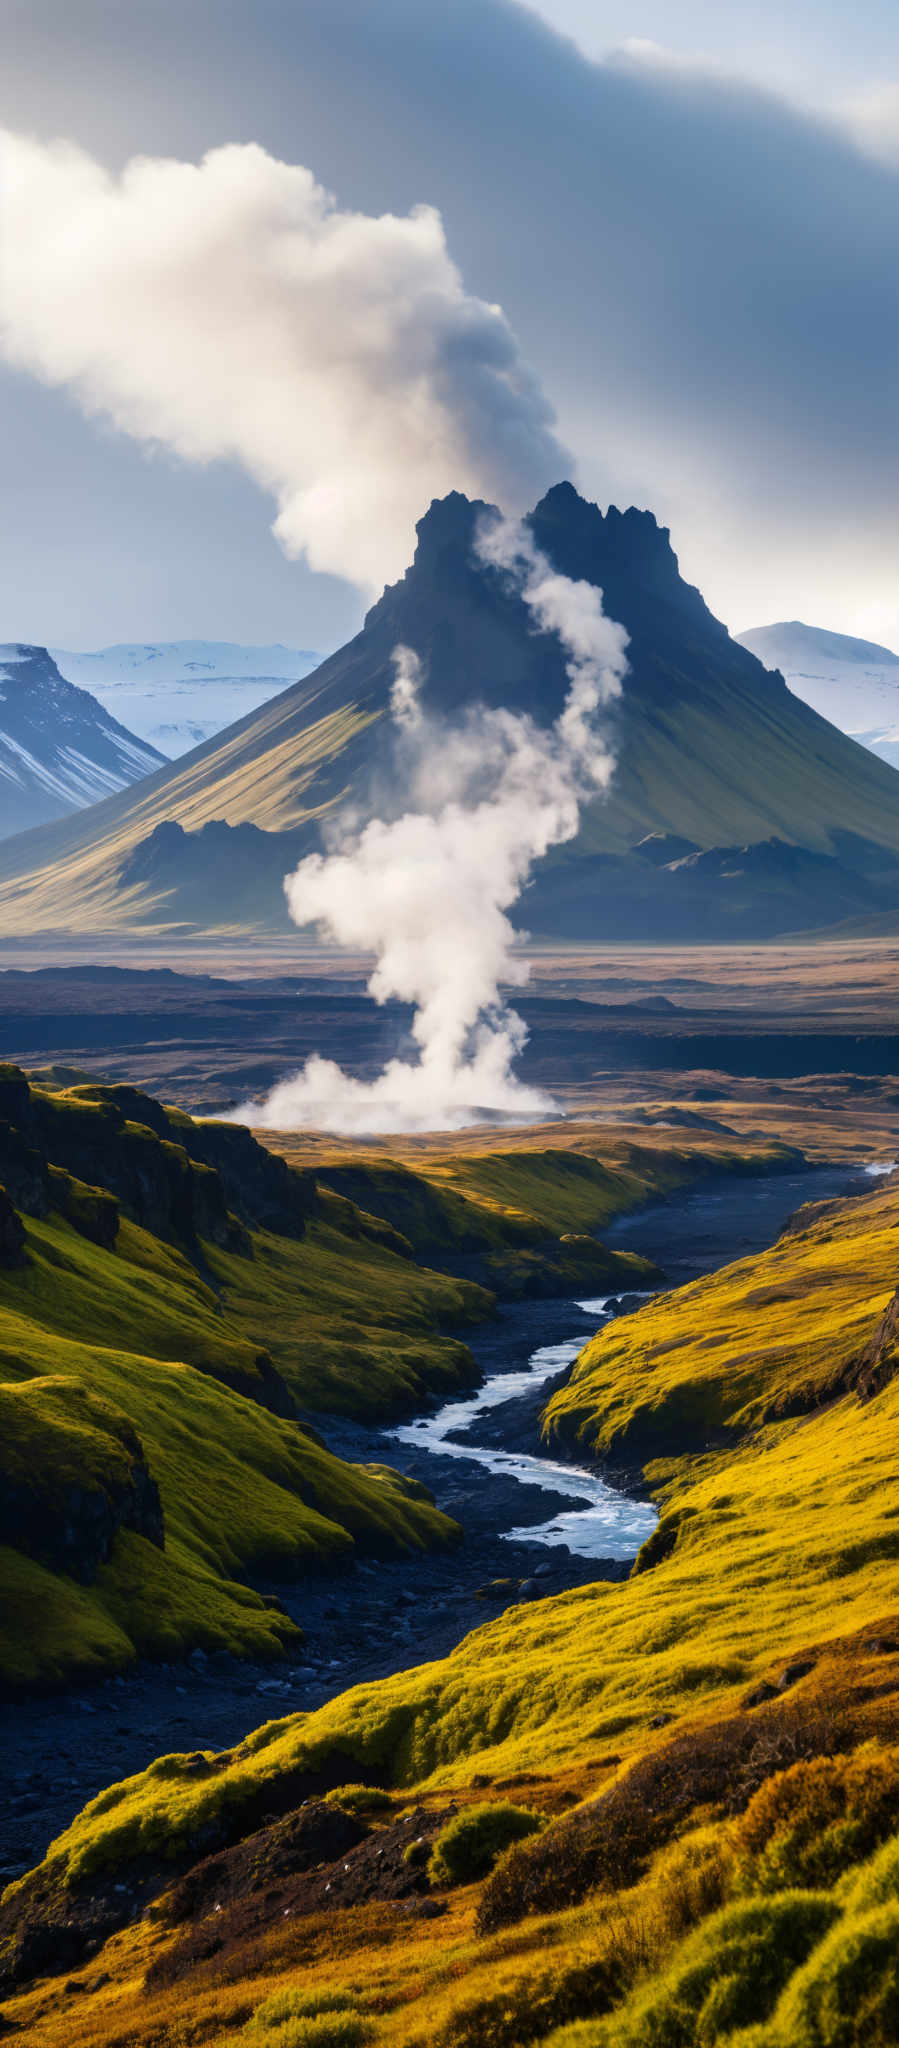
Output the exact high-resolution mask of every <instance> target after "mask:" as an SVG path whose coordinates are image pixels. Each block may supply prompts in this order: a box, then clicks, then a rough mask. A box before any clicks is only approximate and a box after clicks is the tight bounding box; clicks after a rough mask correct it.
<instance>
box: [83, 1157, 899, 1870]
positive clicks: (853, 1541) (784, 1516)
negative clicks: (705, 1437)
mask: <svg viewBox="0 0 899 2048" xmlns="http://www.w3.org/2000/svg"><path fill="white" fill-rule="evenodd" d="M841 1213H842V1212H841ZM897 1221H899V1193H896V1192H895V1191H893V1192H890V1190H888V1189H887V1190H884V1191H883V1192H882V1193H880V1194H877V1195H872V1196H870V1197H865V1198H863V1199H862V1200H861V1201H859V1202H858V1203H856V1204H852V1205H847V1207H846V1210H845V1216H844V1220H843V1222H842V1225H841V1223H840V1217H837V1218H836V1219H833V1218H831V1220H830V1224H829V1226H828V1227H829V1230H830V1236H829V1239H828V1241H827V1243H826V1244H824V1245H822V1244H821V1242H820V1240H819V1237H818V1235H817V1232H816V1230H815V1229H814V1228H813V1229H812V1230H811V1231H810V1232H809V1233H807V1235H806V1236H805V1237H803V1236H802V1235H801V1234H800V1235H793V1236H791V1238H790V1239H789V1240H784V1241H783V1243H784V1244H787V1243H789V1246H790V1258H791V1260H792V1261H793V1269H792V1270H793V1279H794V1282H795V1280H796V1278H797V1275H798V1273H799V1271H800V1270H801V1266H802V1261H803V1259H804V1260H805V1261H806V1287H805V1291H804V1295H803V1312H802V1316H801V1318H800V1321H799V1326H798V1331H797V1336H796V1342H795V1346H794V1347H793V1349H791V1348H790V1346H789V1343H788V1340H787V1337H786V1333H785V1332H784V1331H783V1330H782V1331H781V1338H780V1343H779V1346H778V1349H777V1364H776V1372H777V1374H779V1376H780V1384H781V1386H782V1387H783V1388H784V1389H785V1390H789V1389H790V1388H792V1387H794V1386H795V1385H797V1384H802V1385H803V1386H804V1385H805V1384H806V1375H807V1370H808V1350H809V1343H810V1341H811V1336H813V1338H814V1341H813V1345H812V1348H813V1349H816V1350H817V1352H818V1353H819V1354H821V1355H819V1358H818V1368H817V1369H818V1372H819V1375H820V1377H821V1383H822V1385H823V1384H824V1381H825V1379H826V1378H827V1376H828V1375H829V1373H830V1372H831V1371H837V1373H840V1372H842V1371H844V1370H845V1367H846V1362H847V1357H848V1355H849V1354H850V1353H851V1351H852V1349H853V1347H858V1345H859V1344H860V1343H861V1340H862V1338H863V1336H864V1334H865V1332H866V1331H867V1330H869V1329H870V1328H871V1327H872V1325H874V1324H875V1323H876V1322H877V1320H878V1317H879V1316H880V1315H882V1311H883V1307H884V1304H885V1302H886V1300H887V1299H889V1296H890V1294H891V1292H892V1284H891V1283H892V1266H891V1261H892V1258H893V1256H894V1246H895V1229H896V1224H897ZM774 1256H775V1254H773V1253H772V1254H764V1255H763V1257H762V1259H761V1260H760V1261H759V1262H758V1264H759V1267H760V1268H764V1266H765V1263H766V1261H768V1260H770V1259H771V1258H772V1257H774ZM888 1269H889V1271H888ZM738 1284H739V1286H740V1288H741V1289H743V1288H745V1287H746V1286H747V1284H748V1274H747V1271H746V1268H745V1266H744V1265H741V1266H739V1267H736V1268H729V1269H726V1270H725V1271H724V1272H723V1273H722V1274H720V1275H719V1276H717V1280H716V1281H715V1282H710V1283H704V1284H703V1286H702V1288H701V1289H697V1288H690V1289H685V1290H683V1292H682V1293H681V1294H680V1295H679V1296H678V1297H677V1298H676V1301H677V1303H679V1310H678V1309H677V1308H676V1307H675V1303H674V1301H672V1302H671V1303H669V1304H668V1310H669V1313H670V1314H671V1315H672V1316H676V1315H677V1314H678V1313H679V1317H680V1327H679V1334H680V1335H681V1336H682V1338H683V1340H684V1341H683V1343H682V1345H681V1346H680V1347H679V1350H678V1351H677V1353H675V1354H674V1355H676V1356H678V1357H679V1358H683V1356H684V1353H685V1352H686V1350H687V1348H688V1345H689V1344H692V1345H693V1347H694V1354H695V1358H696V1360H697V1365H698V1369H699V1370H700V1371H701V1370H702V1369H703V1361H704V1359H705V1357H706V1352H705V1350H704V1348H703V1347H704V1344H705V1340H706V1336H707V1334H708V1332H709V1331H710V1330H713V1329H714V1328H715V1326H716V1317H717V1314H718V1311H719V1307H720V1308H721V1313H722V1314H723V1312H724V1311H723V1304H724V1303H726V1302H730V1303H731V1305H732V1302H733V1294H734V1288H735V1287H736V1286H737V1285H738ZM837 1302H839V1303H840V1304H841V1310H840V1314H839V1315H837V1314H836V1312H835V1304H836V1303H837ZM731 1312H732V1311H731ZM647 1313H649V1311H645V1310H644V1311H641V1312H640V1313H639V1314H638V1315H636V1316H635V1317H634V1318H632V1319H631V1321H630V1323H629V1325H628V1329H629V1331H630V1336H629V1337H628V1338H625V1336H624V1334H623V1327H622V1333H621V1337H620V1341H621V1342H622V1343H623V1342H625V1341H627V1342H630V1343H631V1344H632V1346H633V1349H634V1356H635V1357H637V1356H639V1355H640V1352H641V1340H640V1338H639V1335H638V1334H637V1333H638V1328H639V1325H640V1324H641V1323H642V1321H643V1318H644V1316H645V1315H647ZM816 1319H817V1321H816ZM825 1329H829V1330H830V1331H831V1336H832V1339H833V1347H834V1348H833V1351H832V1353H831V1355H830V1357H829V1362H828V1359H827V1358H826V1357H825V1356H824V1355H823V1351H824V1349H825V1348H826V1347H825V1345H824V1338H823V1335H822V1332H823V1331H824V1330H825ZM815 1332H817V1334H814V1333H815ZM810 1333H811V1335H810ZM764 1357H765V1361H766V1376H765V1380H764V1386H763V1388H762V1390H761V1391H762V1393H763V1396H764V1403H765V1405H766V1408H768V1407H770V1405H771V1403H772V1401H773V1399H774V1394H775V1363H774V1360H773V1354H772V1353H770V1352H766V1353H765V1354H764ZM897 1428H899V1381H897V1380H891V1381H890V1383H889V1384H888V1385H886V1386H885V1387H884V1388H883V1389H882V1391H881V1392H879V1393H878V1394H877V1395H875V1396H874V1397H873V1398H871V1399H869V1400H863V1399H861V1398H860V1396H859V1395H858V1394H857V1393H856V1392H855V1391H852V1390H850V1391H846V1392H844V1393H842V1394H841V1395H840V1396H839V1397H838V1398H831V1399H827V1400H825V1401H824V1402H823V1403H822V1405H821V1406H820V1408H818V1409H815V1410H813V1411H812V1412H809V1411H808V1409H807V1407H803V1410H802V1412H801V1414H797V1415H793V1416H780V1417H779V1418H777V1419H774V1420H772V1421H769V1422H767V1423H761V1422H757V1421H753V1422H752V1423H751V1425H749V1426H747V1427H746V1428H745V1429H744V1431H743V1432H742V1434H740V1435H737V1434H736V1433H735V1434H734V1440H733V1442H732V1443H731V1444H730V1447H729V1448H725V1449H724V1450H722V1451H720V1452H717V1453H715V1454H703V1455H700V1456H699V1457H693V1458H683V1459H682V1460H681V1461H680V1462H675V1463H673V1464H672V1463H669V1465H668V1466H667V1467H666V1468H662V1469H659V1470H658V1471H655V1470H653V1473H652V1476H653V1478H654V1482H655V1484H656V1486H657V1489H658V1490H659V1491H660V1492H661V1493H662V1495H663V1498H664V1502H665V1510H666V1513H667V1514H668V1515H669V1516H670V1517H674V1518H676V1534H675V1540H674V1541H673V1543H672V1544H671V1546H670V1548H669V1549H668V1550H667V1553H666V1554H664V1555H663V1556H661V1557H660V1559H659V1561H658V1562H657V1563H656V1564H655V1565H654V1567H653V1568H652V1569H650V1570H645V1571H643V1572H640V1573H638V1574H636V1575H635V1576H633V1577H632V1578H631V1580H630V1581H629V1582H627V1583H625V1584H618V1585H616V1584H612V1583H606V1582H600V1583H596V1584H594V1585H590V1586H587V1587H584V1588H580V1589H577V1590H573V1591H571V1592H569V1593H566V1594H564V1595H562V1596H560V1597H558V1598H556V1599H553V1600H544V1601H532V1602H526V1603H523V1604H522V1605H520V1606H518V1607H513V1608H511V1609H509V1610H507V1611H506V1613H505V1614H503V1615H502V1616H499V1617H497V1618H496V1619H494V1620H492V1621H490V1622H488V1623H487V1624H486V1625H485V1626H484V1627H482V1628H480V1629H479V1630H477V1631H476V1632H475V1633H474V1634H473V1635H472V1636H470V1637H468V1638H467V1640H466V1642H465V1643H464V1644H463V1645H462V1646H461V1647H460V1649H459V1650H457V1651H456V1652H455V1654H454V1655H453V1657H451V1658H450V1659H449V1660H447V1661H446V1662H445V1663H443V1664H436V1665H433V1666H430V1667H427V1668H426V1669H423V1670H421V1671H417V1672H415V1671H413V1672H408V1673H404V1674H402V1675H400V1676H397V1677H395V1678H392V1679H389V1680H385V1681H383V1682H382V1683H379V1684H377V1685H367V1686H361V1687H357V1688H356V1689H355V1690H354V1691H353V1692H351V1693H348V1694H346V1695H344V1696H343V1697H342V1698H341V1699H339V1700H336V1701H334V1702H332V1703H331V1704H330V1705H329V1706H327V1707H325V1708H323V1709H322V1710H320V1711H319V1712H318V1713H316V1714H314V1715H311V1716H308V1717H305V1718H301V1719H288V1720H286V1721H284V1722H281V1723H275V1724H273V1725H271V1726H270V1727H268V1728H266V1729H263V1730H261V1731H260V1732H259V1734H258V1735H257V1736H256V1737H254V1738H251V1739H250V1741H249V1742H248V1743H247V1744H246V1745H244V1749H243V1752H242V1753H241V1755H240V1756H239V1757H235V1759H234V1760H233V1761H232V1762H231V1763H230V1764H229V1768H228V1771H227V1772H226V1773H225V1774H224V1775H223V1777H221V1778H219V1779H218V1780H216V1783H215V1785H214V1786H211V1785H204V1784H201V1783H194V1782H191V1781H185V1782H184V1783H179V1785H178V1786H177V1787H174V1788H173V1787H171V1786H163V1785H160V1784H159V1783H158V1782H156V1781H154V1780H153V1779H152V1777H147V1778H143V1779H136V1780H132V1781H130V1782H129V1783H128V1784H126V1785H123V1786H121V1787H119V1788H116V1789H115V1790H114V1791H112V1792H110V1793H108V1794H106V1795H105V1796H104V1800H103V1803H102V1810H100V1809H97V1808H94V1809H91V1808H87V1809H86V1810H85V1813H84V1814H83V1815H82V1816H81V1817H80V1819H79V1820H78V1821H77V1822H76V1823H75V1824H74V1826H73V1828H72V1829H71V1830H70V1831H69V1833H68V1834H67V1835H66V1836H64V1837H63V1838H61V1840H60V1842H59V1843H58V1844H57V1845H56V1847H55V1849H54V1851H53V1856H54V1858H56V1859H58V1861H59V1862H60V1864H61V1865H62V1866H66V1865H68V1866H69V1867H70V1868H71V1869H72V1870H78V1871H81V1872H83V1871H85V1870H89V1869H93V1868H103V1867H109V1866H110V1865H113V1866H114V1865H115V1864H116V1863H117V1862H119V1861H121V1860H125V1861H127V1859H128V1857H129V1855H131V1854H132V1853H133V1850H134V1847H135V1844H136V1843H137V1842H139V1841H140V1840H141V1839H143V1838H145V1837H149V1838H151V1839H153V1840H156V1841H165V1840H172V1841H173V1842H178V1841H183V1839H184V1838H185V1835H187V1836H189V1835H190V1834H191V1833H192V1832H194V1831H195V1830H196V1829H197V1828H198V1827H203V1826H205V1825H206V1824H207V1823H208V1822H209V1821H210V1820H211V1818H212V1817H213V1815H214V1814H215V1813H216V1812H218V1813H219V1814H220V1813H221V1810H222V1801H223V1799H224V1800H225V1802H226V1804H227V1808H228V1813H229V1820H228V1825H229V1827H232V1828H234V1827H237V1828H238V1829H239V1827H240V1818H239V1817H240V1812H241V1809H242V1807H243V1806H246V1808H247V1810H248V1811H251V1810H255V1809H256V1807H257V1805H258V1801H259V1798H260V1797H261V1796H263V1788H264V1787H265V1786H267V1785H273V1784H275V1783H276V1782H277V1780H278V1779H279V1777H281V1776H282V1775H283V1774H284V1773H287V1774H294V1773H296V1772H297V1771H298V1770H301V1769H302V1770H307V1769H315V1768H317V1767H319V1766H320V1765H321V1764H322V1762H323V1760H325V1759H326V1758H327V1757H328V1756H329V1755H330V1754H332V1753H333V1752H335V1751H339V1752H340V1754H341V1756H342V1757H343V1758H345V1759H349V1760H350V1761H351V1762H352V1763H354V1764H356V1765H357V1766H358V1767H359V1770H358V1775H359V1776H360V1777H365V1776H366V1775H371V1776H373V1777H374V1778H375V1780H376V1781H377V1782H380V1783H382V1784H383V1783H388V1784H390V1783H393V1784H397V1785H399V1784H405V1785H413V1784H417V1785H421V1784H423V1783H428V1784H433V1785H435V1786H438V1785H439V1786H440V1787H441V1788H446V1787H447V1786H455V1787H464V1786H465V1785H466V1784H467V1783H468V1782H469V1781H470V1780H471V1779H472V1777H473V1775H479V1776H481V1777H483V1776H484V1775H486V1776H487V1777H488V1780H489V1781H491V1782H494V1781H496V1780H497V1779H499V1778H504V1777H505V1778H508V1777H509V1775H510V1774H514V1773H516V1772H521V1771H535V1770H536V1771H538V1772H539V1771H546V1770H553V1771H555V1772H558V1771H560V1770H565V1769H575V1768H577V1769H583V1768H584V1766H585V1760H586V1759H589V1758H591V1757H595V1758H597V1759H600V1760H601V1759H603V1758H604V1757H605V1756H606V1755H607V1754H612V1755H613V1760H617V1758H618V1757H622V1758H626V1757H627V1756H628V1755H633V1754H635V1753H640V1752H641V1751H643V1750H645V1749H646V1747H647V1745H650V1746H651V1744H652V1743H653V1742H654V1741H656V1740H657V1739H658V1738H656V1737H654V1736H653V1733H652V1729H653V1726H654V1724H655V1723H657V1722H660V1721H664V1723H665V1724H666V1725H667V1724H668V1723H669V1722H673V1723H674V1724H675V1725H677V1724H681V1725H684V1726H687V1725H688V1724H690V1723H691V1721H692V1720H695V1717H696V1716H697V1715H700V1716H701V1715H703V1714H713V1713H720V1712H722V1711H725V1710H727V1711H732V1710H734V1708H735V1706H736V1705H737V1704H738V1703H739V1702H740V1701H741V1700H742V1699H743V1698H744V1696H746V1695H747V1694H748V1692H749V1690H750V1689H751V1688H753V1687H758V1686H759V1685H762V1686H763V1687H765V1686H769V1687H770V1689H771V1691H772V1693H773V1692H775V1691H776V1688H777V1686H778V1684H779V1683H780V1680H781V1676H782V1674H783V1673H784V1672H785V1671H789V1670H791V1669H792V1667H793V1666H794V1665H796V1664H797V1663H798V1664H799V1665H800V1666H801V1667H802V1669H808V1657H809V1655H810V1654H812V1653H810V1652H809V1648H808V1646H809V1644H813V1645H819V1646H820V1645H823V1646H825V1647H824V1648H823V1649H816V1650H815V1651H814V1653H813V1654H812V1662H813V1663H814V1664H815V1666H816V1669H817V1667H818V1666H819V1665H820V1667H821V1669H822V1670H823V1669H824V1666H825V1665H826V1662H827V1655H828V1653H827V1651H826V1645H827V1643H828V1641H829V1640H830V1639H834V1640H835V1639H836V1638H838V1637H843V1636H845V1635H846V1634H847V1633H849V1632H852V1631H856V1632H859V1631H860V1632H864V1631H865V1629H868V1630H872V1631H873V1630H874V1629H876V1628H877V1627H879V1626H880V1624H881V1622H882V1617H883V1615H884V1614H890V1613H891V1612H893V1611H895V1610H896V1609H897V1608H899V1534H897V1528H896V1523H895V1519H894V1509H893V1491H894V1473H895V1442H896V1431H897ZM859 1640H861V1637H860V1638H859ZM862 1664H864V1658H863V1659H862ZM853 1668H854V1667H853ZM345 1774H346V1775H348V1773H345Z"/></svg>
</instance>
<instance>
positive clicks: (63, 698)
mask: <svg viewBox="0 0 899 2048" xmlns="http://www.w3.org/2000/svg"><path fill="white" fill-rule="evenodd" d="M162 758H163V757H162V755H161V754H160V753H159V752H158V750H157V748H156V747H154V746H152V745H149V744H148V743H147V741H146V740H143V739H138V738H137V737H136V736H135V734H134V733H133V732H130V731H128V729H127V728H126V727H125V726H124V725H120V724H119V722H118V720H117V719H116V718H114V717H112V716H111V714H110V713H109V712H108V711H107V710H105V709H104V708H103V706H102V705H100V704H98V703H97V701H96V698H94V697H92V696H91V695H90V694H89V692H88V691H87V690H82V689H76V688H75V686H74V685H73V684H72V683H70V682H68V681H67V680H66V678H65V677H64V676H61V675H60V673H59V670H58V668H57V666H56V663H55V662H54V660H53V658H52V655H50V654H49V653H48V652H47V649H46V647H29V646H25V645H23V644H22V643H20V642H15V643H12V644H10V645H6V646H2V647H0V838H6V837H7V836H9V835H10V834H12V833H15V832H26V831H28V830H29V828H30V827H31V826H33V825H41V824H44V823H45V822H46V821H48V820H49V819H52V818H59V817H61V816H63V815H64V814H65V813H66V812H69V811H78V810H82V809H83V808H84V807H85V806H86V805H89V804H94V803H97V802H99V800H100V799H101V798H102V797H105V796H108V795H109V794H110V792H111V791H113V790H119V789H125V788H127V787H128V786H129V785H130V784H131V783H132V782H137V781H138V780H139V779H140V777H141V776H143V775H149V774H151V773H152V771H153V769H154V768H158V767H159V765H160V762H161V760H162Z"/></svg>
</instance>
